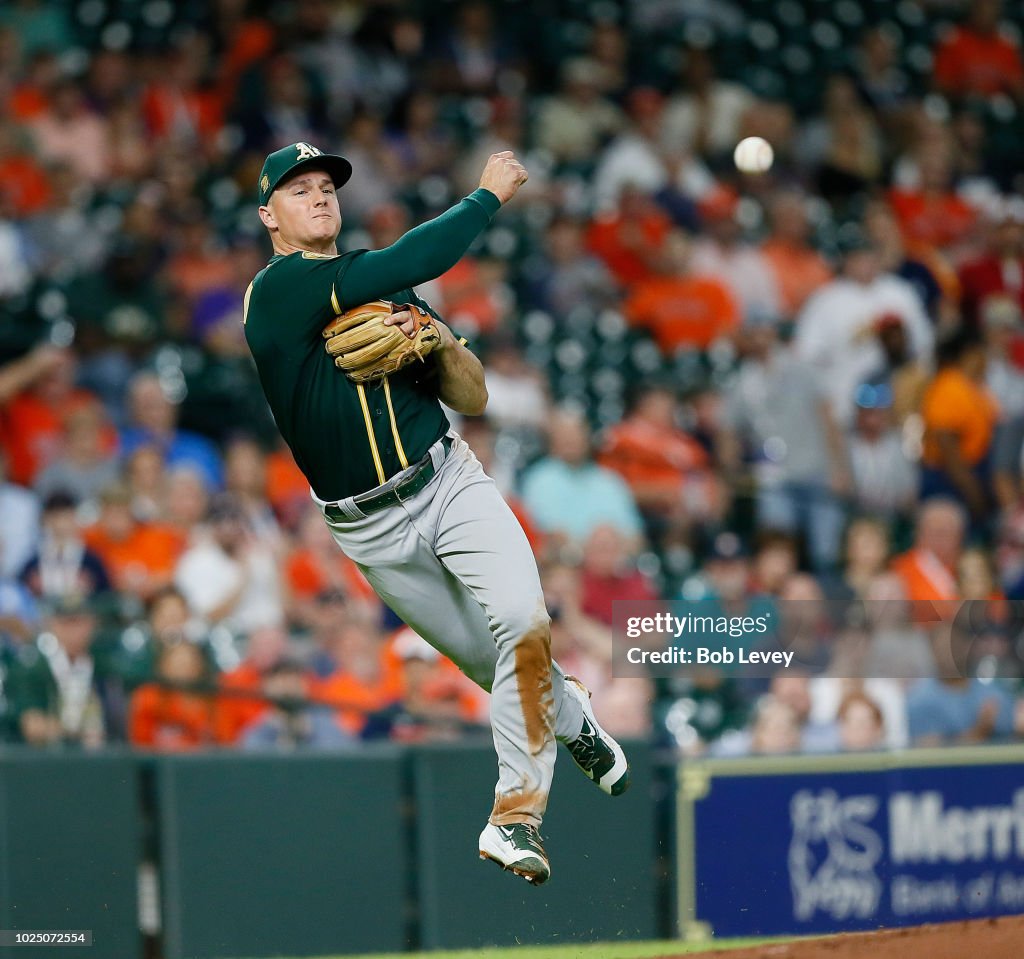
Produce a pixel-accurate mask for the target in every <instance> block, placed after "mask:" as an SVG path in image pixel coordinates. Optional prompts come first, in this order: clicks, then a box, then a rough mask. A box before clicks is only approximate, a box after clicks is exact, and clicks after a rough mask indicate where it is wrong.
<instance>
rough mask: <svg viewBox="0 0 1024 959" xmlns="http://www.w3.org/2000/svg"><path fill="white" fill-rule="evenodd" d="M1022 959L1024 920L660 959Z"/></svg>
mask: <svg viewBox="0 0 1024 959" xmlns="http://www.w3.org/2000/svg"><path fill="white" fill-rule="evenodd" d="M702 956H704V957H707V959H723V957H724V959H968V957H971V959H1024V916H1008V917H1004V918H1002V919H977V920H974V921H972V922H956V923H946V924H943V925H935V926H915V927H914V928H912V929H885V930H879V931H878V932H866V933H856V934H852V935H844V936H832V937H830V938H828V939H807V940H802V941H798V942H787V943H775V944H772V945H766V946H752V947H751V948H749V949H738V950H736V951H735V952H733V951H729V952H727V953H721V952H691V953H688V954H687V955H686V956H685V957H683V956H678V957H677V956H672V955H665V956H661V957H659V959H701V957H702Z"/></svg>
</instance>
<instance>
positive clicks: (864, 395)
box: [853, 381, 892, 410]
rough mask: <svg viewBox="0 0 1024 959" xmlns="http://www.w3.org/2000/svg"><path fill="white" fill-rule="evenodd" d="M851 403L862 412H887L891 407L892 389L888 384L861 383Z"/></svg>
mask: <svg viewBox="0 0 1024 959" xmlns="http://www.w3.org/2000/svg"><path fill="white" fill-rule="evenodd" d="M853 401H854V403H856V404H857V406H858V407H860V409H862V410H887V409H889V408H890V407H891V406H892V387H891V386H890V385H889V384H888V383H872V382H870V381H869V382H866V383H861V384H860V386H858V387H857V390H856V392H855V393H854V396H853Z"/></svg>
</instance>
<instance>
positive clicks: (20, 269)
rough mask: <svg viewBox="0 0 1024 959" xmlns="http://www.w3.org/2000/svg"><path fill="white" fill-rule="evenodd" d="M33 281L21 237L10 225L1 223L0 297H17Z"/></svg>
mask: <svg viewBox="0 0 1024 959" xmlns="http://www.w3.org/2000/svg"><path fill="white" fill-rule="evenodd" d="M31 279H32V276H31V274H30V273H29V269H28V262H27V260H26V256H25V246H24V244H23V243H22V241H21V236H20V235H19V233H18V231H17V230H16V229H15V228H14V226H13V225H12V224H10V223H0V297H8V296H17V295H18V294H19V293H22V292H23V291H24V290H25V289H26V288H27V287H28V284H29V281H30V280H31Z"/></svg>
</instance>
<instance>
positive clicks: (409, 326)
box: [384, 303, 451, 350]
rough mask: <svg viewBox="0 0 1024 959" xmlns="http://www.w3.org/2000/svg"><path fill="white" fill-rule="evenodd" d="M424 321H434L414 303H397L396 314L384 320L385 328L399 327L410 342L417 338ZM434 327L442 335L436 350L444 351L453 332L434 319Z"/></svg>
mask: <svg viewBox="0 0 1024 959" xmlns="http://www.w3.org/2000/svg"><path fill="white" fill-rule="evenodd" d="M424 319H428V320H429V319H432V318H431V316H430V314H429V313H428V312H427V311H426V310H424V309H423V307H421V306H416V305H415V304H414V303H396V304H395V312H394V313H392V314H391V316H389V317H386V318H385V319H384V325H385V326H397V327H398V328H399V329H400V330H401V331H402V332H403V333H404V334H405V335H406V336H407V337H408V338H409V339H410V340H411V339H414V338H415V336H416V331H417V330H418V329H419V327H420V325H421V324H422V323H423V321H424ZM433 323H434V326H436V327H437V329H438V331H439V332H440V334H441V342H440V343H439V344H438V346H437V347H435V349H439V350H440V349H443V348H444V347H446V346H447V345H448V343H449V340H450V339H451V331H450V330H449V329H448V327H447V326H445V325H444V323H442V322H441V321H440V320H438V319H436V318H433Z"/></svg>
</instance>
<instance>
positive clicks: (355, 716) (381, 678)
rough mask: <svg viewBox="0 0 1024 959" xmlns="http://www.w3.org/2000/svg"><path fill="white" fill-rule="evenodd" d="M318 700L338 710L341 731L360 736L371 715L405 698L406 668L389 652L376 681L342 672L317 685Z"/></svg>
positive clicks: (384, 655)
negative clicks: (404, 672) (403, 688)
mask: <svg viewBox="0 0 1024 959" xmlns="http://www.w3.org/2000/svg"><path fill="white" fill-rule="evenodd" d="M316 696H317V698H318V699H320V700H322V701H323V702H324V703H326V704H327V705H329V706H331V707H332V708H334V709H336V710H337V713H338V722H339V723H340V725H341V728H342V729H344V730H345V731H346V732H348V733H351V734H352V735H353V736H358V735H359V733H360V732H362V730H363V727H364V726H365V725H366V718H367V715H368V714H369V713H375V712H379V711H380V710H382V709H386V708H387V707H388V706H392V705H394V704H395V703H397V702H398V701H399V700H400V699H401V698H402V667H401V663H400V662H399V661H398V658H397V656H396V655H395V654H394V653H393V652H392V651H391V650H390V649H388V648H384V649H382V650H381V654H380V669H379V671H378V673H377V675H376V676H375V677H374V678H373V679H365V678H363V677H362V676H357V675H356V674H355V673H351V672H347V671H346V670H344V669H339V670H338V671H337V672H336V673H334V674H333V675H331V676H328V677H327V678H326V679H323V680H321V681H320V682H319V683H318V684H317V688H316Z"/></svg>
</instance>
